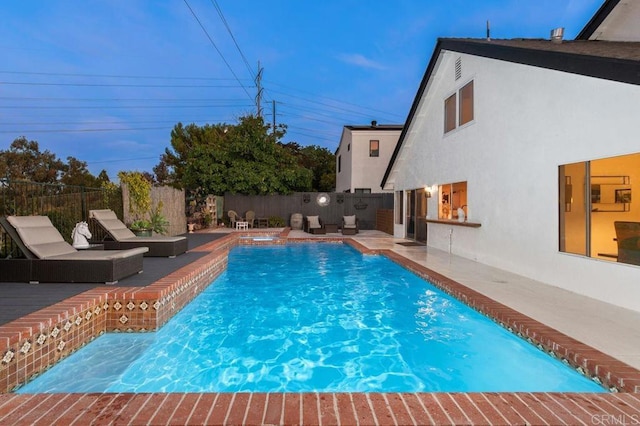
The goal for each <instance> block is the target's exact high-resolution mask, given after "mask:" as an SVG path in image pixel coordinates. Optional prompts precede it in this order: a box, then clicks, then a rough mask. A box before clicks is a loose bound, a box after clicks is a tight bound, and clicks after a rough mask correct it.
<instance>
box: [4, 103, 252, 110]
mask: <svg viewBox="0 0 640 426" xmlns="http://www.w3.org/2000/svg"><path fill="white" fill-rule="evenodd" d="M251 106H253V105H252V104H233V105H90V106H87V105H83V106H71V105H69V106H59V105H49V106H44V105H43V106H41V105H0V109H122V108H130V109H159V108H228V107H251Z"/></svg>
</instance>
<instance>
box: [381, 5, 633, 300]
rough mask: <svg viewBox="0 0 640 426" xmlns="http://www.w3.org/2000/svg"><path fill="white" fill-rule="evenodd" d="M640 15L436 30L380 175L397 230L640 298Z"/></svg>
mask: <svg viewBox="0 0 640 426" xmlns="http://www.w3.org/2000/svg"><path fill="white" fill-rule="evenodd" d="M638 22H640V1H634V0H626V1H625V0H618V1H610V0H608V1H605V2H604V4H603V6H602V7H601V8H600V10H599V11H598V12H597V13H596V15H595V16H594V17H593V18H592V19H591V21H590V22H589V23H588V24H587V26H585V28H584V29H583V30H582V32H581V33H580V34H579V36H578V37H577V38H576V40H571V41H569V40H562V39H560V38H556V39H554V40H551V39H549V40H539V39H537V40H528V39H514V40H491V39H448V38H443V39H439V40H438V41H437V44H436V46H435V49H434V52H433V55H432V57H431V60H430V62H429V64H428V66H427V69H426V71H425V74H424V77H423V79H422V82H421V84H420V87H419V88H418V91H417V94H416V97H415V99H414V101H413V104H412V106H411V110H410V112H409V116H408V118H407V122H406V123H405V126H404V129H403V131H402V133H401V135H400V139H399V141H398V144H397V147H396V149H395V151H394V153H393V155H392V158H391V160H390V162H389V164H388V167H387V170H386V171H385V174H384V177H383V179H382V181H381V186H382V187H383V188H384V189H385V190H390V191H394V192H395V197H394V198H395V203H394V210H395V223H394V235H395V236H397V237H406V238H414V239H417V240H422V241H425V242H426V243H427V245H428V246H429V247H434V248H437V249H441V250H445V251H449V252H450V253H452V254H455V255H458V256H462V257H465V258H469V259H472V260H475V261H477V262H481V263H484V264H488V265H491V266H495V267H498V268H501V269H503V270H507V271H511V272H513V273H516V274H519V275H523V276H526V277H529V278H532V279H535V280H537V281H540V282H543V283H547V284H551V285H554V286H557V287H561V288H564V289H566V290H569V291H572V292H575V293H580V294H583V295H586V296H589V297H592V298H596V299H599V300H603V301H606V302H609V303H612V304H615V305H618V306H622V307H625V308H629V309H633V310H636V311H640V126H639V125H638V120H639V118H640V113H639V110H640V26H638V25H637V23H638ZM554 34H558V32H555V33H554ZM626 40H629V41H626ZM616 222H618V224H616ZM620 224H623V225H624V229H622V226H623V225H620ZM617 226H619V227H618V228H616V227H617ZM635 228H637V229H638V230H637V231H634V229H635ZM625 244H626V246H625Z"/></svg>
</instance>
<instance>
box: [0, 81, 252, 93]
mask: <svg viewBox="0 0 640 426" xmlns="http://www.w3.org/2000/svg"><path fill="white" fill-rule="evenodd" d="M0 84H6V85H14V86H75V87H155V88H157V87H165V88H168V87H171V88H189V87H191V88H203V87H217V88H221V87H226V88H232V87H235V88H237V87H238V86H235V85H228V84H226V85H220V84H215V85H211V84H190V85H185V84H110V83H36V82H14V81H0ZM239 87H242V88H243V89H244V90H245V92H246V91H247V89H246V88H245V87H244V86H243V85H242V83H240V86H239ZM248 94H249V93H248V92H247V95H248Z"/></svg>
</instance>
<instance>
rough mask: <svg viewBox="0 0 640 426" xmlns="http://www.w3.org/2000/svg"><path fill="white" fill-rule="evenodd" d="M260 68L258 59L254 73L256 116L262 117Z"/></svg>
mask: <svg viewBox="0 0 640 426" xmlns="http://www.w3.org/2000/svg"><path fill="white" fill-rule="evenodd" d="M262 70H263V69H262V68H261V67H260V61H258V74H257V75H256V89H257V92H256V114H257V115H258V117H262V105H260V103H261V101H262Z"/></svg>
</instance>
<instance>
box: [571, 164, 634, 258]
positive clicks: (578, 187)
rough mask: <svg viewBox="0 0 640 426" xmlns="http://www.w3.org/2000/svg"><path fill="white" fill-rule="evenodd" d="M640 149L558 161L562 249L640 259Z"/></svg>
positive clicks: (603, 256)
mask: <svg viewBox="0 0 640 426" xmlns="http://www.w3.org/2000/svg"><path fill="white" fill-rule="evenodd" d="M638 170H640V153H635V154H629V155H622V156H619V157H609V158H601V159H597V160H591V161H581V162H578V163H571V164H563V165H561V166H559V167H558V202H559V204H558V211H559V219H558V220H559V230H560V233H559V237H560V238H559V250H560V251H561V252H563V253H572V254H577V255H581V256H586V257H593V258H596V259H600V260H608V261H612V262H618V263H626V264H632V265H640V215H639V213H638V212H639V211H640V207H638V206H640V199H639V198H640V197H636V195H637V194H634V193H633V186H632V184H633V183H634V182H637V179H639V178H640V175H639V174H638Z"/></svg>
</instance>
